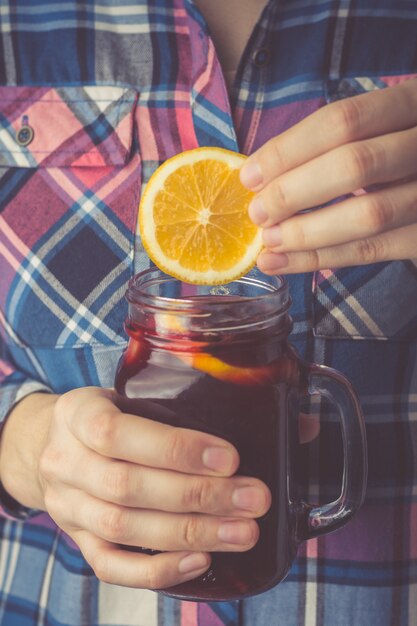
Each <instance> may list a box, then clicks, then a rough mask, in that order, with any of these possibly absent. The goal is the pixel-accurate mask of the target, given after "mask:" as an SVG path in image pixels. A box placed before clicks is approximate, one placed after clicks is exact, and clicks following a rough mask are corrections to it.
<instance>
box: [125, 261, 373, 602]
mask: <svg viewBox="0 0 417 626" xmlns="http://www.w3.org/2000/svg"><path fill="white" fill-rule="evenodd" d="M155 272H156V270H153V273H154V274H155ZM145 274H146V273H145ZM151 274H152V272H150V273H149V275H148V278H149V279H150V280H148V287H147V291H146V289H145V292H144V288H143V283H142V287H141V289H142V291H141V292H140V302H138V297H139V296H138V284H137V282H136V283H135V280H136V281H137V280H143V279H142V277H140V278H139V279H138V278H136V279H134V281H133V282H132V283H131V285H130V288H129V292H128V299H129V302H130V312H129V319H128V321H127V324H126V330H127V332H128V335H129V337H130V339H129V345H128V348H127V350H126V351H125V353H124V355H123V356H122V358H121V360H120V363H119V368H118V372H117V376H116V383H115V385H116V389H117V391H118V392H119V393H120V394H122V395H124V396H126V397H128V398H135V399H140V400H141V401H142V402H144V405H143V406H146V407H148V413H147V414H145V413H144V415H145V416H146V417H151V418H153V419H158V420H161V421H165V422H169V423H171V424H173V425H176V426H181V427H185V428H192V429H197V430H202V431H205V432H208V433H211V434H213V435H216V436H219V437H222V438H224V439H227V440H229V441H231V442H232V443H233V444H234V445H235V446H236V448H237V450H238V451H239V454H240V465H239V468H238V473H239V474H242V475H245V476H254V477H257V478H259V479H260V480H262V481H263V482H265V483H266V484H267V485H268V487H269V489H270V490H271V493H272V496H273V498H272V506H271V508H270V510H269V511H268V513H267V514H266V515H264V516H263V517H262V518H260V519H259V520H258V523H259V527H260V538H259V540H258V542H257V544H256V545H255V547H254V548H252V549H251V550H249V551H247V552H240V553H235V552H224V553H221V552H218V553H214V554H213V555H212V565H211V567H210V569H209V570H208V571H207V572H206V573H205V574H204V575H203V576H201V577H199V578H197V579H194V580H192V581H189V582H187V583H183V584H181V585H178V586H176V587H172V588H170V589H169V590H167V592H168V593H169V594H170V595H174V596H176V597H180V598H186V599H193V600H229V599H232V598H234V599H235V598H242V597H244V596H247V595H253V594H256V593H260V592H262V591H265V590H266V589H268V588H270V587H272V586H273V585H275V584H277V583H278V582H280V581H281V580H282V579H283V578H284V577H285V576H286V574H287V572H288V570H289V568H290V566H291V564H292V561H293V559H294V556H295V554H296V550H297V545H298V543H299V542H300V541H301V540H302V539H305V538H307V537H308V536H312V534H313V530H312V528H309V520H310V518H311V520H313V517H311V515H312V512H313V511H314V512H315V513H314V514H315V516H316V517H315V518H314V519H316V520H317V519H319V515H318V514H317V512H316V510H313V509H312V507H310V506H309V505H306V504H303V503H300V502H299V501H298V499H297V497H296V494H295V493H294V489H293V484H292V476H293V475H294V472H293V471H292V469H291V465H292V463H293V459H294V454H293V450H294V447H295V446H296V445H297V438H298V406H299V398H300V396H301V394H302V393H303V392H307V386H308V381H309V377H311V367H312V366H306V365H304V364H302V363H301V362H300V360H299V359H298V357H297V356H296V354H295V353H294V351H293V349H292V348H291V347H290V345H289V344H288V342H287V336H288V333H289V331H290V327H291V320H290V318H289V316H288V313H287V311H288V306H289V298H288V293H287V290H286V289H282V284H279V285H278V286H276V288H275V290H274V289H272V288H270V285H268V283H265V285H264V287H262V286H260V285H258V284H255V283H258V282H259V281H252V282H250V281H249V283H250V284H249V283H248V284H246V285H243V283H241V281H237V282H236V285H237V284H238V283H241V284H239V285H237V287H236V288H235V292H234V291H233V286H227V291H228V293H226V295H223V296H219V295H218V293H215V294H214V295H213V292H211V293H210V291H209V290H210V288H209V287H199V288H196V290H195V291H196V293H190V289H188V288H186V287H184V286H183V289H187V292H186V294H184V293H175V294H174V295H175V298H173V297H172V296H170V295H169V293H168V295H166V294H165V295H164V294H163V293H162V295H161V291H163V289H167V287H168V283H169V282H170V281H171V283H172V282H177V281H174V279H168V278H167V277H164V279H163V281H162V283H161V284H160V285H159V286H158V290H159V291H158V293H155V290H156V282H155V281H153V282H152V279H151V277H150V275H151ZM161 275H162V274H160V276H161ZM162 276H163V275H162ZM242 280H244V279H242ZM271 280H272V279H271ZM273 280H274V281H276V280H277V279H273ZM281 283H282V281H281ZM275 284H276V283H275ZM164 285H165V287H164ZM232 285H234V283H233V284H232ZM242 285H243V286H242ZM171 287H172V285H171ZM280 287H281V290H280ZM243 288H245V289H246V290H247V291H249V292H253V290H258V291H259V295H258V296H256V294H253V295H251V293H249V295H248V294H246V295H245V294H242V293H241V292H242V290H243ZM262 289H263V290H264V291H262ZM229 290H230V291H229ZM262 298H264V302H262ZM273 300H274V301H273ZM317 375H318V376H319V374H317ZM320 376H321V374H320ZM339 384H341V383H340V381H339ZM362 478H363V477H362ZM350 513H351V512H350ZM342 519H343V516H342V517H341V516H340V515H339V520H338V521H337V522H332V528H334V527H335V526H336V525H341V523H342V521H341V520H342ZM311 525H312V526H314V525H316V526H317V522H316V523H315V522H314V521H312V523H311ZM328 526H329V525H328ZM328 526H327V528H328ZM327 528H326V530H327ZM323 530H325V529H323V528H322V529H319V528H318V526H317V530H316V532H317V533H318V532H323Z"/></svg>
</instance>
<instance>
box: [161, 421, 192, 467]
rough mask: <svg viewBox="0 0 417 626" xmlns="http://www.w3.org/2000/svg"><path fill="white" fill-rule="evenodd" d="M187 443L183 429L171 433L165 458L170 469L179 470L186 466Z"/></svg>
mask: <svg viewBox="0 0 417 626" xmlns="http://www.w3.org/2000/svg"><path fill="white" fill-rule="evenodd" d="M186 449H187V445H186V441H185V436H184V432H183V430H182V429H181V428H174V429H173V430H172V431H170V434H169V436H168V439H167V443H166V448H165V458H166V461H167V463H168V466H169V467H173V468H177V467H182V466H183V465H184V459H185V458H186V456H187V455H186Z"/></svg>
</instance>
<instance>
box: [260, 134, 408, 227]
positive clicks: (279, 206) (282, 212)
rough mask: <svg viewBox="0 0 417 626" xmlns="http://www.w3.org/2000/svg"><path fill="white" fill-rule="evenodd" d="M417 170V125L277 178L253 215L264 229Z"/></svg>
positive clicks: (337, 151) (338, 150)
mask: <svg viewBox="0 0 417 626" xmlns="http://www.w3.org/2000/svg"><path fill="white" fill-rule="evenodd" d="M416 173H417V128H414V129H410V130H407V131H402V132H399V133H391V134H389V135H385V136H384V137H378V138H374V139H369V140H367V141H363V142H355V143H350V144H348V145H345V146H341V147H338V148H335V149H334V150H331V151H330V152H327V153H326V154H323V155H322V156H319V157H317V158H315V159H313V160H311V161H309V162H307V163H304V164H303V165H301V166H299V167H297V168H295V169H293V170H291V171H289V172H287V173H284V174H283V175H282V176H278V177H277V178H275V179H274V180H273V181H272V182H271V183H270V184H269V185H267V186H266V187H265V188H264V189H263V190H262V191H261V192H260V193H259V194H258V196H257V197H256V198H255V199H254V200H253V202H252V204H251V206H250V208H249V214H250V216H251V219H252V220H253V221H254V222H255V223H256V224H258V225H260V226H262V227H263V228H267V227H269V226H271V225H273V224H276V223H278V222H281V221H283V220H285V219H287V218H288V217H290V216H291V215H294V214H295V213H298V212H299V211H301V210H304V209H308V208H311V207H314V206H318V205H320V204H324V203H327V202H329V201H331V200H333V199H334V198H338V197H340V196H343V195H344V194H348V193H351V192H352V191H355V190H357V189H360V188H362V187H367V186H370V185H374V184H377V183H386V182H392V181H395V180H398V179H402V178H405V177H408V176H412V175H415V174H416Z"/></svg>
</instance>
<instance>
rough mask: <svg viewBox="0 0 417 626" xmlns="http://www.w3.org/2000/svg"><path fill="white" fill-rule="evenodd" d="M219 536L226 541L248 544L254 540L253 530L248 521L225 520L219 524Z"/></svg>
mask: <svg viewBox="0 0 417 626" xmlns="http://www.w3.org/2000/svg"><path fill="white" fill-rule="evenodd" d="M217 536H218V538H219V539H220V541H223V542H224V543H239V544H243V545H246V544H248V543H251V542H252V540H253V531H252V528H251V526H250V525H249V524H248V523H246V522H238V521H233V522H224V523H223V524H221V526H219V530H218V531H217Z"/></svg>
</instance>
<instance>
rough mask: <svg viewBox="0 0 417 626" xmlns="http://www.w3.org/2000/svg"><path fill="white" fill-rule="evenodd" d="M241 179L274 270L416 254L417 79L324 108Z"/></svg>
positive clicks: (277, 140)
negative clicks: (252, 193)
mask: <svg viewBox="0 0 417 626" xmlns="http://www.w3.org/2000/svg"><path fill="white" fill-rule="evenodd" d="M241 181H242V183H243V184H244V185H245V186H247V187H248V188H249V189H251V190H252V191H255V192H256V196H255V198H254V200H253V201H252V203H251V205H250V207H249V215H250V217H251V219H252V220H253V221H254V222H255V223H256V224H258V225H259V226H261V227H262V228H263V241H264V245H265V248H264V250H263V251H262V252H261V254H260V256H259V258H258V267H259V269H260V270H261V271H263V272H265V273H266V274H277V273H279V274H292V273H297V272H311V271H315V270H319V269H325V268H338V267H348V266H352V265H364V264H368V263H375V262H378V261H393V260H403V259H416V257H417V244H416V242H417V79H410V80H406V81H404V82H403V83H401V84H400V85H397V86H395V87H390V88H387V89H382V90H379V91H374V92H370V93H367V94H361V95H359V96H355V97H352V98H348V99H345V100H340V101H338V102H335V103H332V104H330V105H328V106H325V107H323V108H321V109H319V110H318V111H316V112H314V113H313V114H311V115H310V116H308V117H306V118H305V119H304V120H302V121H301V122H299V123H298V124H296V125H295V126H293V127H292V128H290V129H289V130H287V131H285V132H284V133H282V134H281V135H279V136H277V137H274V138H272V139H271V140H269V141H268V142H267V143H265V144H264V145H263V146H262V147H261V148H260V149H258V150H257V151H256V152H254V153H253V154H252V155H251V156H250V157H249V159H248V160H247V161H246V163H245V164H244V166H243V168H242V170H241ZM368 186H370V188H371V190H370V191H369V192H368V193H364V188H367V187H368ZM346 194H354V195H353V196H351V197H349V198H347V199H342V200H340V201H337V198H339V197H342V196H344V195H346ZM335 200H336V202H334V203H333V204H331V205H329V206H326V207H322V208H320V209H319V210H314V211H311V212H306V213H302V214H299V212H300V211H304V210H306V209H310V208H314V207H319V206H320V205H323V204H325V203H328V202H331V201H335Z"/></svg>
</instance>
